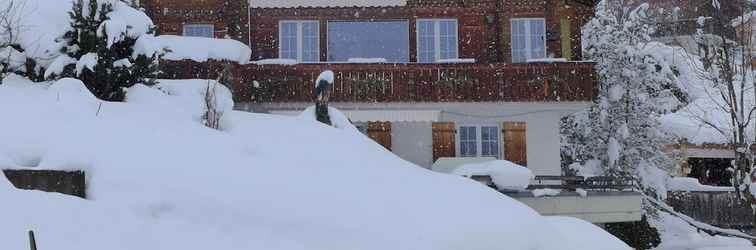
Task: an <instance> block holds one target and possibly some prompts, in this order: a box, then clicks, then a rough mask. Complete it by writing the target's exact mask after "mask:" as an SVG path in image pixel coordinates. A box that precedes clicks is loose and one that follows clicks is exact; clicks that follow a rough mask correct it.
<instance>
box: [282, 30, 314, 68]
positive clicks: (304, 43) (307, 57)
mask: <svg viewBox="0 0 756 250" xmlns="http://www.w3.org/2000/svg"><path fill="white" fill-rule="evenodd" d="M278 33H279V45H278V53H279V54H278V55H279V56H278V57H280V58H285V59H295V60H297V61H299V62H317V61H320V24H319V23H318V22H317V21H281V23H280V24H279V28H278Z"/></svg>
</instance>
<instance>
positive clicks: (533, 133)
mask: <svg viewBox="0 0 756 250" xmlns="http://www.w3.org/2000/svg"><path fill="white" fill-rule="evenodd" d="M589 104H590V103H589V102H537V103H525V102H475V103H472V102H471V103H332V104H331V106H332V107H335V108H338V109H340V110H342V111H344V112H345V113H347V115H348V116H350V112H353V115H351V116H354V115H356V114H358V113H359V119H360V120H371V119H370V113H371V111H372V113H373V114H374V115H375V119H376V120H374V121H387V120H386V119H393V118H392V117H391V116H390V115H387V114H391V113H392V112H393V113H397V114H403V115H401V116H397V117H398V118H396V119H397V120H395V121H392V120H388V121H389V122H392V128H391V142H392V146H391V148H392V151H393V152H394V153H395V154H396V155H398V156H399V157H401V158H403V159H405V160H407V161H410V162H413V163H415V164H417V165H418V166H421V167H424V168H430V166H431V165H432V164H433V137H432V124H433V122H454V123H455V124H457V125H458V126H459V125H460V124H466V125H489V124H490V125H499V126H501V125H502V124H503V123H504V122H525V123H526V124H527V130H526V145H527V162H528V168H529V169H531V170H532V171H533V173H534V174H535V175H561V174H562V172H561V158H560V147H559V144H560V141H559V140H560V136H559V125H560V120H561V118H562V117H564V116H566V115H568V114H571V113H574V112H577V111H580V110H583V109H585V108H586V107H588V105H589ZM310 105H312V104H310V103H269V104H240V105H238V106H237V108H238V109H241V110H246V111H254V112H260V113H278V114H287V113H289V114H296V113H298V112H299V111H301V110H303V109H304V108H305V107H307V106H310ZM413 112H414V114H417V118H418V119H414V120H413V119H409V118H407V117H408V116H411V114H413ZM434 114H437V115H434ZM355 118H357V117H355ZM400 118H401V119H400ZM353 121H354V120H353ZM456 141H457V144H458V145H457V148H458V149H459V138H457V140H456ZM501 148H503V147H502V146H500V149H501ZM501 155H503V153H502V154H501Z"/></svg>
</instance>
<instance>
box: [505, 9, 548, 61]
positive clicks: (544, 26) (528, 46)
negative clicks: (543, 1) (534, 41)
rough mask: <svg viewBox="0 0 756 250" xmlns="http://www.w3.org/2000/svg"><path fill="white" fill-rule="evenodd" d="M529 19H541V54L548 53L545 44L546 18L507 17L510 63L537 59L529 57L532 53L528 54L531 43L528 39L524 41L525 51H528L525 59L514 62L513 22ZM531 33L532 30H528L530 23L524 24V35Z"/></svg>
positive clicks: (527, 35) (528, 35)
mask: <svg viewBox="0 0 756 250" xmlns="http://www.w3.org/2000/svg"><path fill="white" fill-rule="evenodd" d="M530 20H539V21H543V39H542V40H543V54H544V56H545V55H548V50H549V48H548V47H547V46H546V45H547V44H546V18H543V17H527V18H511V19H509V32H510V33H509V49H510V52H511V53H512V55H511V57H512V58H511V59H512V63H527V62H528V60H530V59H538V58H531V57H532V55H531V54H530V52H531V51H532V49H531V48H530V46H531V44H530V41H529V40H528V41H526V43H525V51H527V52H528V53H527V54H526V55H525V61H523V62H515V61H514V53H515V52H514V46H512V45H513V44H514V39H513V35H514V32H513V31H514V23H515V21H530ZM531 33H532V32H530V25H526V26H525V34H526V36H525V37H530V36H531V35H530V34H531Z"/></svg>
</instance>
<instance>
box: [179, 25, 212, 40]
mask: <svg viewBox="0 0 756 250" xmlns="http://www.w3.org/2000/svg"><path fill="white" fill-rule="evenodd" d="M199 27H201V28H210V36H209V38H215V25H212V24H207V23H187V24H184V26H182V30H181V31H182V32H183V33H181V35H182V36H187V35H186V30H187V28H199ZM195 37H197V36H195ZM200 37H205V36H200Z"/></svg>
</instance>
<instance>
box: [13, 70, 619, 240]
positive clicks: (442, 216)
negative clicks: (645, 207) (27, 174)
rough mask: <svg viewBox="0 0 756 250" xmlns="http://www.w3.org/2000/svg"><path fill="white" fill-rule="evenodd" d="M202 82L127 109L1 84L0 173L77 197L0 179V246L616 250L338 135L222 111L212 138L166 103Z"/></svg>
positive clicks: (36, 86) (146, 93)
mask: <svg viewBox="0 0 756 250" xmlns="http://www.w3.org/2000/svg"><path fill="white" fill-rule="evenodd" d="M205 83H206V82H205V81H184V82H183V83H182V82H181V81H175V82H170V83H167V84H166V85H170V86H169V87H163V88H164V89H163V91H158V90H156V89H154V88H147V87H144V86H142V85H137V86H135V87H134V88H132V89H130V90H129V93H128V95H129V100H130V102H129V103H109V102H103V101H100V100H97V99H95V98H93V97H92V96H91V94H89V93H88V92H86V89H85V88H84V87H83V85H82V84H81V83H80V82H78V80H74V79H64V80H61V81H58V82H55V83H31V82H28V81H27V80H25V79H22V78H20V77H15V76H14V77H10V78H8V79H5V81H4V84H2V85H0V114H2V115H3V117H5V119H6V120H5V121H7V122H2V123H0V138H2V139H1V140H0V164H3V166H0V167H2V168H7V167H11V168H31V169H81V170H85V171H87V178H88V179H87V184H88V195H89V199H88V200H82V199H79V198H75V197H71V196H65V195H61V194H55V193H44V192H38V191H21V190H15V189H13V188H12V187H11V186H10V184H8V183H7V181H5V180H4V179H0V200H3V201H5V202H3V203H2V205H0V211H2V213H0V221H2V225H0V235H3V238H2V239H0V248H2V249H25V248H27V247H28V242H27V239H26V237H25V232H26V231H27V230H30V229H33V230H35V232H36V233H37V237H38V239H37V240H38V244H39V245H40V249H47V248H51V247H54V248H55V249H59V250H68V249H70V250H80V249H116V250H117V249H129V250H130V249H287V250H291V249H308V250H311V249H324V250H326V249H327V250H334V249H367V250H369V249H376V250H378V249H380V250H385V249H413V250H415V249H432V250H443V249H454V250H457V249H473V250H474V249H487V250H490V249H560V250H562V249H588V248H583V247H584V246H580V248H578V245H574V244H567V245H565V244H562V243H563V242H568V241H570V240H572V239H587V238H591V237H601V238H602V239H605V241H604V243H606V244H604V243H602V244H600V245H595V246H589V247H591V248H592V249H600V250H609V249H628V248H627V246H626V245H624V244H623V243H621V242H620V241H618V240H616V239H615V238H613V237H610V236H608V235H606V234H605V233H600V232H601V231H600V230H598V229H596V228H595V227H594V226H592V225H590V224H587V223H582V224H580V223H567V225H565V222H564V221H562V222H561V223H560V224H559V226H556V225H555V224H554V222H553V221H554V220H548V219H546V218H545V217H542V216H540V215H538V214H537V213H536V212H534V211H533V210H531V209H530V208H528V207H526V206H525V205H523V204H521V203H519V202H516V201H514V200H512V199H510V198H509V197H506V196H504V195H502V194H500V193H498V192H496V191H494V190H492V189H490V188H487V187H484V186H481V185H478V184H477V183H475V182H474V181H472V180H467V179H465V178H461V177H458V176H452V175H445V174H438V173H433V172H430V171H428V170H425V169H422V168H419V167H417V166H414V165H412V164H411V163H408V162H406V161H403V160H401V159H399V158H397V157H396V156H394V155H393V154H391V153H390V152H388V151H386V150H383V149H382V148H381V147H380V146H379V145H377V144H375V143H374V142H372V141H371V140H370V139H368V138H366V137H364V136H362V135H361V134H360V133H359V132H358V131H357V130H355V129H353V128H349V127H348V126H347V127H342V128H334V127H329V126H325V125H323V124H320V123H318V122H317V121H315V120H314V118H313V117H311V116H307V115H303V116H300V117H281V116H273V115H261V114H250V113H242V112H231V113H230V114H227V116H228V119H229V120H228V123H229V126H226V127H224V129H225V130H224V131H217V130H212V129H208V128H206V127H204V126H203V125H202V124H201V123H200V122H198V121H197V120H196V117H195V116H194V114H196V113H197V112H200V111H197V112H187V111H184V110H182V109H198V107H197V106H191V105H189V106H181V105H180V103H184V102H186V101H187V99H186V98H191V96H193V95H195V96H196V93H197V92H196V91H195V90H196V89H199V88H200V87H198V85H199V86H202V85H201V84H205ZM171 88H173V91H171V90H170V89H171ZM183 88H185V89H188V90H187V91H177V90H176V89H183ZM186 93H188V94H186ZM171 102H176V103H174V104H170V103H171ZM333 112H335V115H333V116H332V118H333V119H339V121H337V122H336V123H337V124H342V125H343V124H348V122H346V121H345V120H343V119H344V118H343V116H340V115H338V111H337V110H334V111H333ZM340 117H341V118H340ZM586 224H587V225H586ZM570 225H572V226H571V227H575V228H577V227H582V228H585V227H590V228H594V229H595V230H588V231H584V230H579V231H573V230H564V229H565V228H569V227H570ZM597 232H598V233H597ZM607 242H609V243H607ZM573 245H574V247H573ZM571 247H572V248H571Z"/></svg>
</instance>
